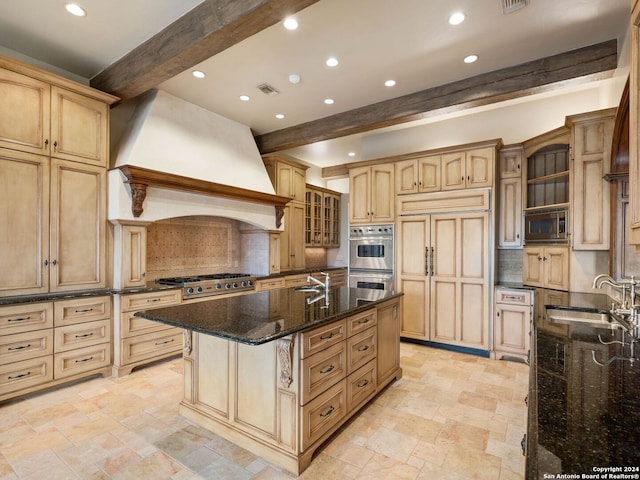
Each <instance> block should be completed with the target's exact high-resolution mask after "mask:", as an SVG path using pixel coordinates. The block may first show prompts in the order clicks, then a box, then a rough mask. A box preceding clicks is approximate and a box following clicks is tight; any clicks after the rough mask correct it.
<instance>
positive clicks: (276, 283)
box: [256, 277, 284, 292]
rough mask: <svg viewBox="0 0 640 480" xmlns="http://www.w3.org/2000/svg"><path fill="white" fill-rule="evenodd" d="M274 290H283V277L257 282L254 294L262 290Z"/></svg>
mask: <svg viewBox="0 0 640 480" xmlns="http://www.w3.org/2000/svg"><path fill="white" fill-rule="evenodd" d="M274 288H284V277H281V278H274V279H273V280H258V281H257V282H256V292H261V291H263V290H273V289H274Z"/></svg>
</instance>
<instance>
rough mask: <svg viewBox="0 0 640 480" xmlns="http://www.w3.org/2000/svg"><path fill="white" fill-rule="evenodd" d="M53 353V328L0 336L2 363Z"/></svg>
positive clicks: (0, 361)
mask: <svg viewBox="0 0 640 480" xmlns="http://www.w3.org/2000/svg"><path fill="white" fill-rule="evenodd" d="M52 353H53V329H51V328H49V329H45V330H36V331H34V332H25V333H15V334H13V335H4V336H2V337H0V365H6V364H8V363H13V362H18V361H20V360H29V359H30V358H36V357H41V356H43V355H51V354H52Z"/></svg>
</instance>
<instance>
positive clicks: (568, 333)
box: [526, 291, 640, 480]
mask: <svg viewBox="0 0 640 480" xmlns="http://www.w3.org/2000/svg"><path fill="white" fill-rule="evenodd" d="M551 293H552V295H547V296H546V297H544V298H547V299H548V300H547V301H546V302H545V303H543V304H540V305H537V307H536V308H537V309H538V310H542V312H540V314H539V315H538V316H537V318H536V321H535V323H534V328H533V332H532V350H531V377H530V387H529V397H528V398H529V419H528V428H527V442H526V443H527V475H526V478H527V479H529V480H534V479H536V480H537V479H543V478H601V479H602V478H611V479H613V478H640V471H639V470H640V448H639V446H640V429H638V425H640V360H635V361H633V362H632V361H630V358H631V354H632V352H631V351H630V345H629V336H628V335H623V333H622V330H621V329H619V328H616V327H615V326H614V327H613V328H612V326H611V325H610V324H608V323H604V322H602V323H599V322H597V321H585V320H580V319H579V316H580V315H579V314H581V313H596V314H597V313H600V314H607V313H608V310H609V308H610V302H611V301H610V299H609V297H607V296H606V295H602V294H583V293H578V294H576V293H566V292H555V291H551ZM549 298H552V300H549ZM550 308H553V310H554V314H553V315H552V316H549V315H546V314H545V310H546V311H548V309H550ZM576 313H578V315H576ZM605 316H606V315H605ZM623 341H624V343H625V344H624V345H623V344H622V343H620V342H623ZM637 347H638V346H637V345H636V358H640V355H638V353H637ZM562 475H564V476H562ZM573 475H575V476H573ZM590 475H591V476H590Z"/></svg>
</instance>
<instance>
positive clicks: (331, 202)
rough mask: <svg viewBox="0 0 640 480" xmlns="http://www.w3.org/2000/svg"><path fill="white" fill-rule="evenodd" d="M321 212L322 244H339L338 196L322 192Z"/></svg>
mask: <svg viewBox="0 0 640 480" xmlns="http://www.w3.org/2000/svg"><path fill="white" fill-rule="evenodd" d="M322 201H323V203H324V207H323V212H322V222H323V226H322V232H323V233H322V235H323V239H322V244H323V246H325V247H339V246H340V197H339V196H338V195H334V194H331V193H323V194H322Z"/></svg>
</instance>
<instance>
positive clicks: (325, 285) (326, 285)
mask: <svg viewBox="0 0 640 480" xmlns="http://www.w3.org/2000/svg"><path fill="white" fill-rule="evenodd" d="M320 275H324V283H322V282H321V281H320V280H318V279H317V278H315V277H312V276H311V275H307V282H313V283H315V284H316V285H318V286H319V287H322V288H324V289H325V290H329V274H328V273H324V272H320Z"/></svg>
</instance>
